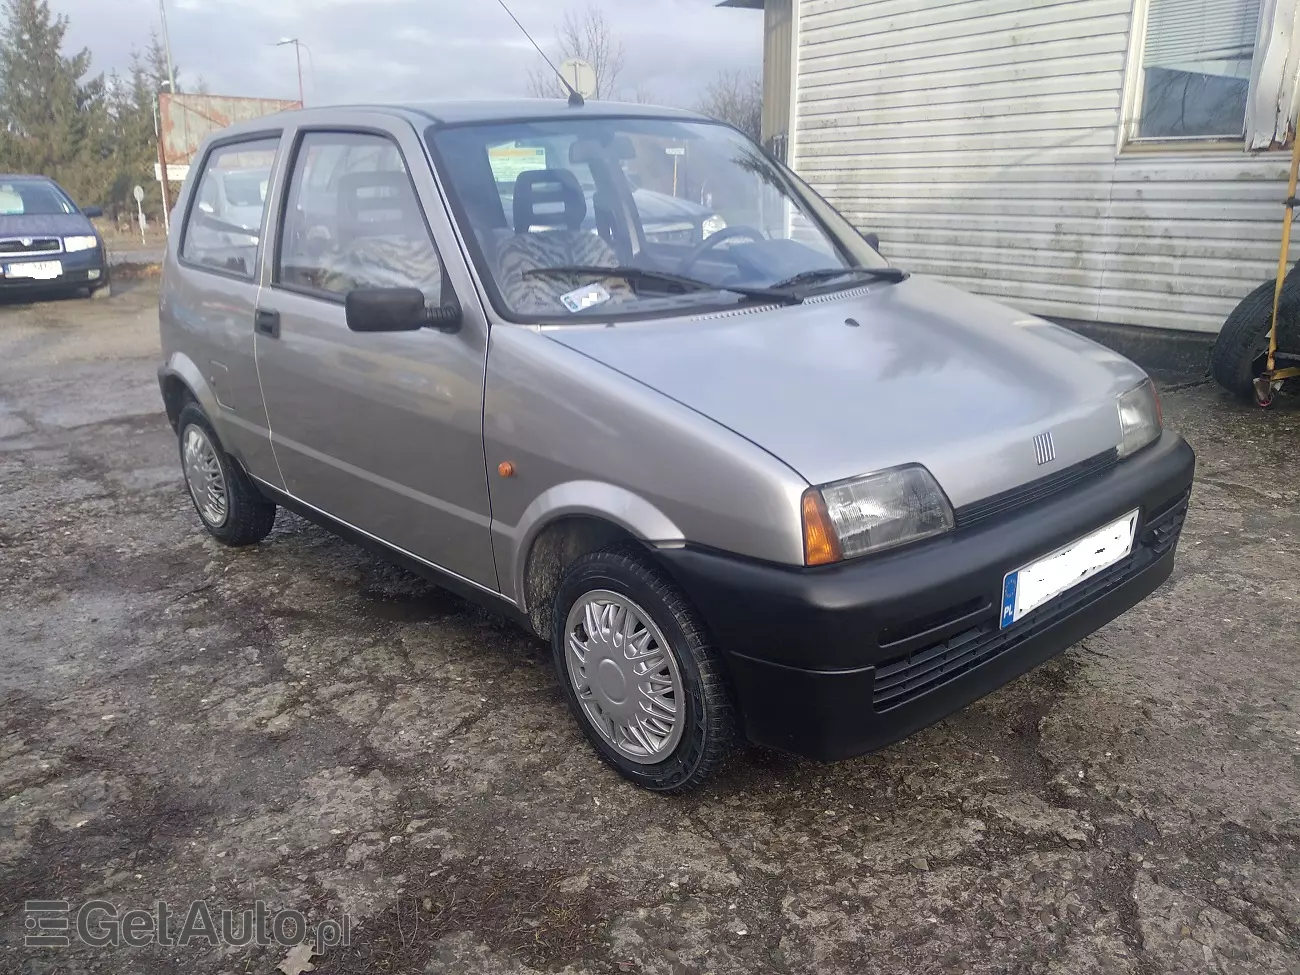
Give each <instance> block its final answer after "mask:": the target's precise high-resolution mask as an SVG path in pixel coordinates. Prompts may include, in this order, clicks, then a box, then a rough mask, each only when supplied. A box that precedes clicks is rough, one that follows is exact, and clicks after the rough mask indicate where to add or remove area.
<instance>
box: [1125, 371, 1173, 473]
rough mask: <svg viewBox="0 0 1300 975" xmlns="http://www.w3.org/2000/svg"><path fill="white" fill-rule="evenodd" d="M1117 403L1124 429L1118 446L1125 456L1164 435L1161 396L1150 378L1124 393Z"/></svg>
mask: <svg viewBox="0 0 1300 975" xmlns="http://www.w3.org/2000/svg"><path fill="white" fill-rule="evenodd" d="M1116 406H1117V407H1118V409H1119V426H1120V431H1121V433H1122V436H1121V437H1120V441H1119V448H1118V450H1119V456H1120V457H1121V458H1123V457H1127V456H1128V455H1129V454H1132V453H1135V452H1137V451H1139V450H1141V449H1142V448H1143V447H1145V446H1146V445H1147V444H1149V443H1151V442H1152V441H1153V440H1155V439H1156V438H1158V437H1159V436H1160V431H1161V430H1162V429H1163V428H1164V422H1163V419H1162V418H1161V416H1160V399H1159V398H1158V397H1157V396H1156V387H1155V385H1154V384H1153V383H1152V382H1151V380H1150V379H1148V380H1146V381H1145V382H1143V383H1142V385H1141V386H1135V387H1134V388H1133V389H1130V390H1129V391H1128V392H1127V393H1121V394H1120V396H1119V399H1118V400H1117V401H1116Z"/></svg>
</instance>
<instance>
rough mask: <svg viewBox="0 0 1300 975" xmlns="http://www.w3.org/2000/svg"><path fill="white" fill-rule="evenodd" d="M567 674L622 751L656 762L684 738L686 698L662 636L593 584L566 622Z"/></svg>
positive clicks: (595, 721) (626, 602) (626, 603)
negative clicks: (590, 590) (592, 587)
mask: <svg viewBox="0 0 1300 975" xmlns="http://www.w3.org/2000/svg"><path fill="white" fill-rule="evenodd" d="M564 637H565V640H564V642H565V655H566V658H567V661H568V664H569V680H570V682H571V683H572V684H573V690H574V692H575V693H576V694H577V695H578V702H579V703H580V704H581V705H582V709H583V710H584V711H585V712H586V713H587V717H588V718H589V719H590V720H591V723H592V725H593V726H594V727H595V729H596V730H597V731H598V732H600V735H601V737H602V738H604V739H605V740H606V741H607V742H609V744H610V745H612V746H613V747H614V748H615V749H616V750H617V751H618V753H619V754H620V755H622V756H624V757H625V758H628V759H631V760H632V761H633V762H637V763H638V764H641V765H651V764H654V763H655V762H662V761H663V760H664V759H665V758H667V757H668V755H669V754H671V752H672V750H673V749H674V748H676V747H677V743H678V742H679V741H681V738H682V726H683V725H684V724H685V720H684V717H683V714H682V711H683V709H684V708H685V696H684V695H683V693H682V677H681V674H680V673H679V672H678V670H677V660H676V658H675V657H674V656H673V653H672V651H671V650H670V649H669V648H668V641H667V640H665V639H664V635H663V634H662V633H661V632H659V627H657V626H655V624H654V622H653V621H652V620H651V619H650V616H649V614H647V613H646V611H645V610H643V609H642V608H641V607H640V606H638V605H637V604H636V603H634V602H632V601H631V600H630V599H627V598H626V597H624V596H620V595H619V594H618V593H615V592H609V591H607V590H604V589H596V590H593V591H592V592H589V593H586V594H585V595H583V596H582V598H581V599H579V600H578V601H577V602H576V603H574V604H573V608H572V609H571V610H569V618H568V620H567V621H566V622H565V626H564Z"/></svg>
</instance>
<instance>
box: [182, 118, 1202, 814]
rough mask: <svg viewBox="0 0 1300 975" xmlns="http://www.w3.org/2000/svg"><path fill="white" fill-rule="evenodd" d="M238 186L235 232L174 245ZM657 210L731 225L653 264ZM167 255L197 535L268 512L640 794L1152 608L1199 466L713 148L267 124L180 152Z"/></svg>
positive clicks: (1121, 390)
mask: <svg viewBox="0 0 1300 975" xmlns="http://www.w3.org/2000/svg"><path fill="white" fill-rule="evenodd" d="M231 174H238V175H239V177H240V178H241V179H249V178H251V177H250V176H249V174H253V175H254V176H256V182H257V183H258V186H259V188H263V179H264V180H265V183H264V191H262V192H259V194H257V197H258V199H260V205H261V213H260V219H257V216H256V214H253V215H252V216H253V218H252V219H249V214H247V213H244V212H243V211H241V218H240V219H239V220H237V221H236V220H233V219H231V218H229V217H228V215H226V214H224V213H222V212H220V211H218V210H215V209H214V208H213V207H208V206H202V205H199V204H201V202H202V201H204V200H207V199H208V198H209V197H210V196H213V195H214V190H215V184H217V183H221V182H223V181H225V180H226V177H227V176H229V175H231ZM637 190H641V192H639V193H638V192H637ZM651 194H654V195H655V196H660V197H661V196H662V195H672V196H675V197H678V198H681V199H683V200H688V201H689V202H690V203H691V204H692V205H694V206H695V207H699V206H702V205H704V204H706V203H707V206H708V208H709V209H710V210H711V211H712V212H715V213H716V214H717V215H718V220H717V221H716V223H715V225H714V226H712V227H711V228H709V232H707V233H706V234H702V235H701V234H697V235H689V234H688V235H682V236H681V238H680V239H678V238H675V237H672V236H668V237H662V236H659V237H656V238H655V239H651V238H650V237H648V236H647V234H646V229H645V228H646V222H647V219H646V215H645V214H643V213H641V212H640V210H639V208H638V201H639V200H644V199H646V198H655V196H651ZM196 201H199V204H196ZM254 202H257V200H255V201H254ZM177 224H178V227H179V232H177V233H175V234H174V235H173V236H172V240H171V242H170V244H169V249H168V254H167V262H166V268H165V272H164V275H163V288H162V298H161V323H162V346H163V351H164V356H165V361H164V362H163V364H162V366H161V368H160V370H159V378H160V381H161V384H162V393H163V399H164V401H165V403H166V407H167V413H168V416H169V418H170V420H171V423H172V425H173V426H174V428H175V429H176V431H177V435H178V437H179V441H180V453H181V460H182V464H183V468H184V472H185V479H186V482H187V484H188V486H189V491H190V494H191V496H192V497H193V500H194V504H195V507H196V508H197V510H198V514H199V517H200V518H201V519H202V521H203V525H204V527H205V528H206V529H207V530H208V532H210V533H211V534H212V535H213V536H214V537H216V538H217V539H219V540H220V541H222V542H225V543H227V544H229V545H248V544H252V543H255V542H258V541H261V540H262V539H263V538H265V537H266V536H267V534H268V533H269V532H270V531H271V527H272V524H273V522H274V520H275V516H276V510H277V507H285V508H288V509H291V510H293V511H296V512H298V513H300V514H302V515H304V516H306V517H307V518H310V519H313V520H315V521H317V522H319V523H321V524H323V525H326V526H327V527H329V528H331V529H333V530H335V531H337V532H338V533H339V534H341V535H343V536H345V537H347V538H350V539H353V540H356V541H359V542H361V543H364V544H369V545H374V546H378V547H379V548H380V549H382V550H383V551H384V552H386V553H388V554H389V555H390V556H391V557H392V558H394V559H395V560H397V561H399V562H401V563H403V564H405V565H406V566H408V567H410V568H412V569H414V570H415V571H417V572H420V573H423V574H424V575H426V576H428V577H429V578H431V579H433V580H435V581H437V582H438V583H440V584H442V585H444V586H446V587H447V588H449V589H452V590H454V591H456V592H458V593H460V594H462V595H464V596H467V597H469V598H472V599H476V600H479V601H481V602H483V603H486V604H487V605H489V606H491V607H494V608H496V609H498V610H501V611H502V612H504V613H507V614H509V615H511V616H513V617H514V618H516V619H517V620H518V621H519V622H520V623H522V624H523V625H524V626H526V627H529V628H531V629H532V630H533V631H535V632H536V633H537V634H538V635H539V636H541V637H542V638H543V639H545V640H547V641H548V642H549V643H550V645H551V648H552V652H553V655H554V662H555V668H556V671H557V672H558V675H559V681H560V684H561V686H562V687H563V689H564V693H565V695H566V697H567V699H568V701H569V704H570V706H571V708H572V710H573V713H574V715H575V716H576V718H577V720H578V723H579V724H580V725H581V727H582V730H583V732H584V733H585V734H586V736H587V738H588V739H589V740H590V741H591V743H592V745H593V746H594V747H595V749H596V751H597V752H598V753H599V755H600V756H601V757H602V758H603V759H604V760H605V761H607V762H608V763H609V764H610V765H612V766H614V767H615V768H616V769H617V770H618V771H619V772H621V773H622V774H623V775H625V776H627V777H628V778H629V779H631V780H632V781H634V782H636V783H638V784H640V785H642V786H645V787H647V788H650V789H655V790H660V791H665V792H675V791H681V790H685V789H687V788H690V787H692V786H694V785H697V784H698V783H700V782H701V781H703V780H704V779H705V778H706V777H707V776H709V774H710V773H712V772H713V771H714V770H715V769H717V767H718V766H719V764H720V763H721V762H722V761H723V759H724V756H725V755H726V754H727V751H728V749H729V747H730V746H731V745H732V743H733V741H734V740H735V739H736V738H737V737H739V736H743V737H745V738H748V739H749V740H751V741H754V742H757V743H760V744H763V745H767V746H771V747H773V748H778V749H782V750H784V751H787V752H792V753H795V754H799V755H806V756H811V757H814V758H817V759H822V760H832V759H841V758H845V757H848V756H853V755H858V754H861V753H864V752H868V751H871V750H873V749H876V748H879V747H881V746H883V745H885V744H888V743H889V742H892V741H895V740H897V739H899V738H901V737H903V736H905V735H907V734H909V733H911V732H912V731H914V730H916V729H918V728H921V727H923V726H925V725H928V724H930V723H932V722H934V721H936V720H938V719H939V718H941V717H943V716H944V715H946V714H948V713H950V712H952V711H953V710H955V709H957V708H960V707H963V706H964V705H966V704H968V703H969V702H971V701H973V700H975V699H976V698H978V697H980V696H981V695H984V694H986V693H988V692H989V691H991V690H993V689H994V688H997V687H998V686H1000V685H1002V684H1003V683H1005V682H1006V681H1008V680H1010V679H1012V678H1013V677H1015V676H1017V675H1018V674H1021V673H1023V672H1025V671H1026V670H1028V669H1030V668H1031V667H1033V666H1035V665H1036V664H1038V663H1040V662H1041V661H1043V660H1045V659H1047V658H1048V657H1050V656H1051V655H1053V654H1055V653H1057V652H1058V651H1060V650H1062V649H1064V648H1065V647H1067V646H1069V645H1070V644H1072V643H1074V642H1075V641H1076V640H1078V639H1079V638H1080V637H1083V636H1084V635H1086V634H1088V633H1090V632H1092V631H1093V630H1095V629H1096V628H1097V627H1099V626H1101V625H1103V624H1104V623H1106V622H1107V621H1109V620H1111V619H1113V618H1114V617H1116V616H1117V615H1119V614H1120V613H1122V612H1124V611H1125V610H1126V609H1128V608H1129V607H1131V606H1132V605H1134V604H1135V603H1136V602H1138V601H1139V600H1141V599H1143V598H1144V597H1145V596H1147V595H1148V594H1149V593H1150V592H1151V591H1152V590H1154V589H1155V588H1156V587H1157V586H1158V585H1160V583H1161V582H1163V581H1164V580H1165V579H1166V578H1167V577H1168V576H1169V574H1170V571H1171V569H1172V566H1173V561H1174V550H1175V547H1176V545H1177V542H1178V536H1179V531H1180V529H1181V527H1182V523H1183V518H1184V515H1185V513H1186V510H1187V503H1188V496H1189V491H1190V487H1191V483H1192V472H1193V467H1194V464H1195V458H1194V455H1193V453H1192V451H1191V449H1190V448H1189V447H1188V445H1187V444H1186V443H1185V442H1184V441H1183V440H1182V439H1181V438H1180V437H1178V436H1177V435H1176V434H1174V433H1171V432H1166V431H1164V430H1162V425H1161V418H1160V409H1159V404H1158V402H1157V399H1156V395H1155V391H1154V389H1153V387H1152V384H1151V382H1150V381H1149V380H1148V379H1147V377H1146V376H1145V375H1144V374H1143V373H1142V371H1141V370H1139V369H1138V368H1137V367H1136V366H1134V365H1133V364H1132V363H1130V362H1128V361H1127V360H1125V359H1123V358H1122V357H1120V356H1118V355H1116V354H1114V353H1112V352H1110V351H1108V350H1106V349H1105V348H1102V347H1101V346H1098V345H1095V344H1094V343H1092V342H1090V341H1088V340H1086V339H1083V338H1080V337H1079V336H1077V335H1075V334H1073V333H1071V332H1069V331H1066V330H1065V329H1062V328H1059V327H1057V326H1055V325H1052V324H1049V323H1048V322H1045V321H1043V320H1041V319H1038V318H1034V317H1032V316H1028V315H1024V314H1020V313H1018V312H1015V311H1013V310H1011V309H1008V308H1006V307H1003V306H1002V305H999V304H996V303H994V302H992V301H989V300H987V299H985V298H979V297H975V296H973V295H970V294H966V293H963V292H961V291H958V290H956V289H954V288H951V287H949V286H947V285H945V284H943V283H941V282H939V281H937V280H933V279H927V278H925V277H923V276H921V275H909V274H907V273H906V272H904V271H902V270H899V269H898V268H895V267H891V266H890V265H888V264H887V263H886V261H885V260H884V259H883V258H882V257H881V256H880V254H879V253H878V252H877V250H876V249H875V247H874V246H873V244H874V243H875V241H874V240H872V239H868V238H864V237H863V236H862V235H861V234H859V233H858V232H857V231H855V230H854V229H853V227H851V226H850V225H849V223H848V222H847V221H846V220H845V219H844V218H843V217H842V216H840V215H839V214H838V213H836V211H835V210H834V209H832V208H831V207H830V206H829V205H828V204H827V203H826V202H825V201H824V200H822V199H821V198H820V197H819V196H818V195H817V194H816V193H815V192H813V190H811V189H810V188H809V187H808V186H807V185H806V184H805V183H804V182H803V181H802V180H800V179H799V177H798V176H796V175H795V174H794V173H792V172H791V171H789V170H788V169H786V168H785V167H783V166H782V165H780V164H779V163H778V162H776V161H774V160H773V159H771V158H770V157H769V156H767V155H765V154H764V153H763V151H762V150H760V149H759V148H758V147H757V146H755V145H754V144H753V143H752V142H750V141H749V140H747V139H746V138H745V137H744V136H742V135H741V134H740V133H738V132H737V131H735V130H734V129H732V128H729V127H727V126H725V125H722V124H719V123H716V122H713V121H710V120H708V119H705V118H702V117H700V116H697V115H694V114H691V113H687V112H680V111H674V110H667V109H657V108H647V107H643V106H626V105H610V104H594V103H593V104H587V105H585V106H580V107H568V106H566V105H564V104H563V103H557V102H548V101H511V102H502V103H468V102H467V103H447V104H432V105H407V106H389V107H361V108H329V109H313V110H307V111H299V112H293V113H289V114H284V115H277V116H273V117H271V118H266V119H262V120H260V121H257V122H252V123H248V124H244V125H241V126H237V127H235V128H232V129H229V130H227V131H225V132H222V133H220V134H219V135H217V136H215V137H213V138H210V139H209V140H208V142H207V143H206V144H205V145H204V146H203V148H202V150H201V152H200V154H199V156H198V157H197V158H196V165H195V167H194V169H193V172H192V174H191V176H190V178H189V180H188V181H187V184H186V187H185V189H184V191H183V193H182V194H181V199H180V201H179V204H178V209H177Z"/></svg>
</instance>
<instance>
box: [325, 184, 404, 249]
mask: <svg viewBox="0 0 1300 975" xmlns="http://www.w3.org/2000/svg"><path fill="white" fill-rule="evenodd" d="M338 193H339V209H338V217H339V223H340V224H342V225H344V226H346V227H347V228H348V229H349V230H351V231H352V232H353V233H354V234H360V235H364V236H374V237H381V236H385V235H387V234H397V233H401V232H403V231H409V230H411V229H413V228H414V227H415V226H416V225H417V224H419V223H420V207H419V203H418V202H417V201H416V199H415V192H414V191H413V190H412V189H411V180H410V177H408V176H407V175H406V174H405V173H348V174H347V175H345V176H341V177H339V191H338Z"/></svg>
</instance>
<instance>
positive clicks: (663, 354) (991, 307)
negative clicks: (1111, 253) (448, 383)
mask: <svg viewBox="0 0 1300 975" xmlns="http://www.w3.org/2000/svg"><path fill="white" fill-rule="evenodd" d="M864 292H865V293H864ZM545 333H546V334H547V335H548V337H550V338H551V339H553V340H554V341H556V342H559V343H561V344H563V345H565V346H567V347H569V348H571V349H573V350H575V351H577V352H580V353H582V354H584V355H586V356H589V357H590V358H592V359H595V360H597V361H599V362H601V363H604V364H605V365H607V366H609V367H611V368H613V369H616V370H618V371H619V372H621V373H623V374H625V375H627V376H629V377H631V378H633V379H635V380H637V381H639V382H641V383H644V384H645V385H647V386H650V387H652V388H654V389H656V390H658V391H660V392H662V393H663V394H665V395H667V396H670V397H672V398H673V399H675V400H677V401H678V402H681V403H683V404H685V405H687V406H689V407H691V408H692V409H694V410H696V411H697V412H699V413H701V414H703V415H704V416H706V417H709V418H711V419H712V420H715V421H716V422H718V423H720V424H722V425H724V426H726V427H728V428H730V429H731V430H733V431H735V432H736V433H738V434H740V435H741V436H743V437H745V438H746V439H748V440H750V441H752V442H753V443H755V444H757V445H758V446H760V447H762V448H764V449H765V450H767V451H769V452H770V453H772V454H773V455H775V456H776V457H778V458H780V459H781V460H782V461H784V462H785V463H786V464H787V465H789V466H790V467H791V468H792V469H793V470H795V471H796V472H797V473H799V474H800V475H801V476H802V477H804V478H805V479H807V480H808V482H809V483H811V484H825V483H829V482H832V481H837V480H840V479H843V478H847V477H853V476H855V475H858V474H863V473H867V472H870V471H874V470H881V469H883V468H887V467H893V466H896V465H899V464H909V463H920V464H923V465H925V466H926V467H927V468H928V469H929V470H930V471H931V473H933V474H934V475H935V477H936V478H937V479H938V481H939V483H940V484H941V485H942V486H943V488H944V490H945V491H946V492H947V494H948V497H949V499H950V500H951V501H952V503H953V505H954V506H958V507H960V506H961V505H963V504H966V503H969V502H971V501H977V500H980V499H982V498H986V497H988V496H990V495H993V494H996V493H999V492H1000V491H1003V490H1007V489H1009V488H1013V487H1016V486H1018V485H1020V484H1023V483H1026V482H1027V481H1031V480H1035V479H1037V478H1040V477H1044V476H1046V475H1049V474H1052V473H1054V472H1056V471H1059V470H1061V469H1062V468H1064V467H1068V466H1069V465H1070V464H1073V463H1077V462H1079V461H1082V460H1086V459H1088V458H1091V457H1094V456H1096V455H1097V454H1099V453H1104V452H1105V451H1107V450H1109V449H1111V448H1113V447H1115V446H1116V445H1117V444H1118V443H1119V441H1120V426H1119V418H1118V413H1117V410H1116V406H1115V397H1116V396H1117V395H1118V394H1119V393H1121V392H1123V391H1125V390H1127V389H1131V388H1132V387H1133V386H1135V385H1137V384H1138V383H1140V382H1141V381H1142V380H1143V378H1144V374H1143V372H1142V371H1141V370H1140V369H1138V367H1137V366H1135V365H1133V364H1132V363H1131V362H1129V361H1128V360H1127V359H1124V358H1123V357H1122V356H1119V355H1117V354H1116V353H1114V352H1111V351H1110V350H1108V349H1106V348H1104V347H1103V346H1100V345H1097V344H1096V343H1094V342H1091V341H1089V340H1088V339H1085V338H1083V337H1082V336H1079V335H1076V334H1075V333H1073V332H1070V331H1068V330H1066V329H1064V328H1061V327H1059V326H1056V325H1053V324H1051V323H1049V322H1046V321H1044V320H1042V319H1040V318H1035V317H1033V316H1031V315H1025V314H1021V313H1019V312H1016V311H1013V310H1012V309H1009V308H1007V307H1005V306H1003V305H999V304H997V303H996V302H993V301H990V300H988V299H986V298H981V297H977V296H975V295H971V294H967V293H965V292H963V291H959V290H957V289H955V288H952V287H949V286H948V285H945V284H943V283H941V282H939V281H937V280H935V279H932V278H925V277H922V276H919V275H913V276H912V277H910V278H908V279H907V280H905V281H903V282H901V283H898V284H890V283H883V282H882V283H879V284H873V285H871V286H870V287H869V288H867V289H854V290H853V291H850V292H845V293H842V294H840V295H829V296H826V297H825V298H814V299H811V300H809V301H807V302H805V303H804V304H802V305H798V306H794V307H786V308H779V309H771V310H761V309H759V310H754V311H741V312H739V313H738V312H736V311H730V312H725V313H721V314H718V315H711V316H703V317H700V318H694V319H675V320H670V321H657V322H632V323H619V324H617V325H616V326H615V327H585V326H577V327H575V326H561V327H557V328H549V329H546V330H545ZM1045 432H1051V434H1052V439H1053V442H1054V448H1055V455H1056V456H1055V458H1054V459H1052V460H1049V461H1046V462H1045V463H1041V464H1040V463H1039V460H1040V459H1041V457H1042V454H1041V453H1039V452H1036V451H1035V447H1034V438H1035V437H1036V436H1037V435H1039V434H1041V433H1045Z"/></svg>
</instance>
